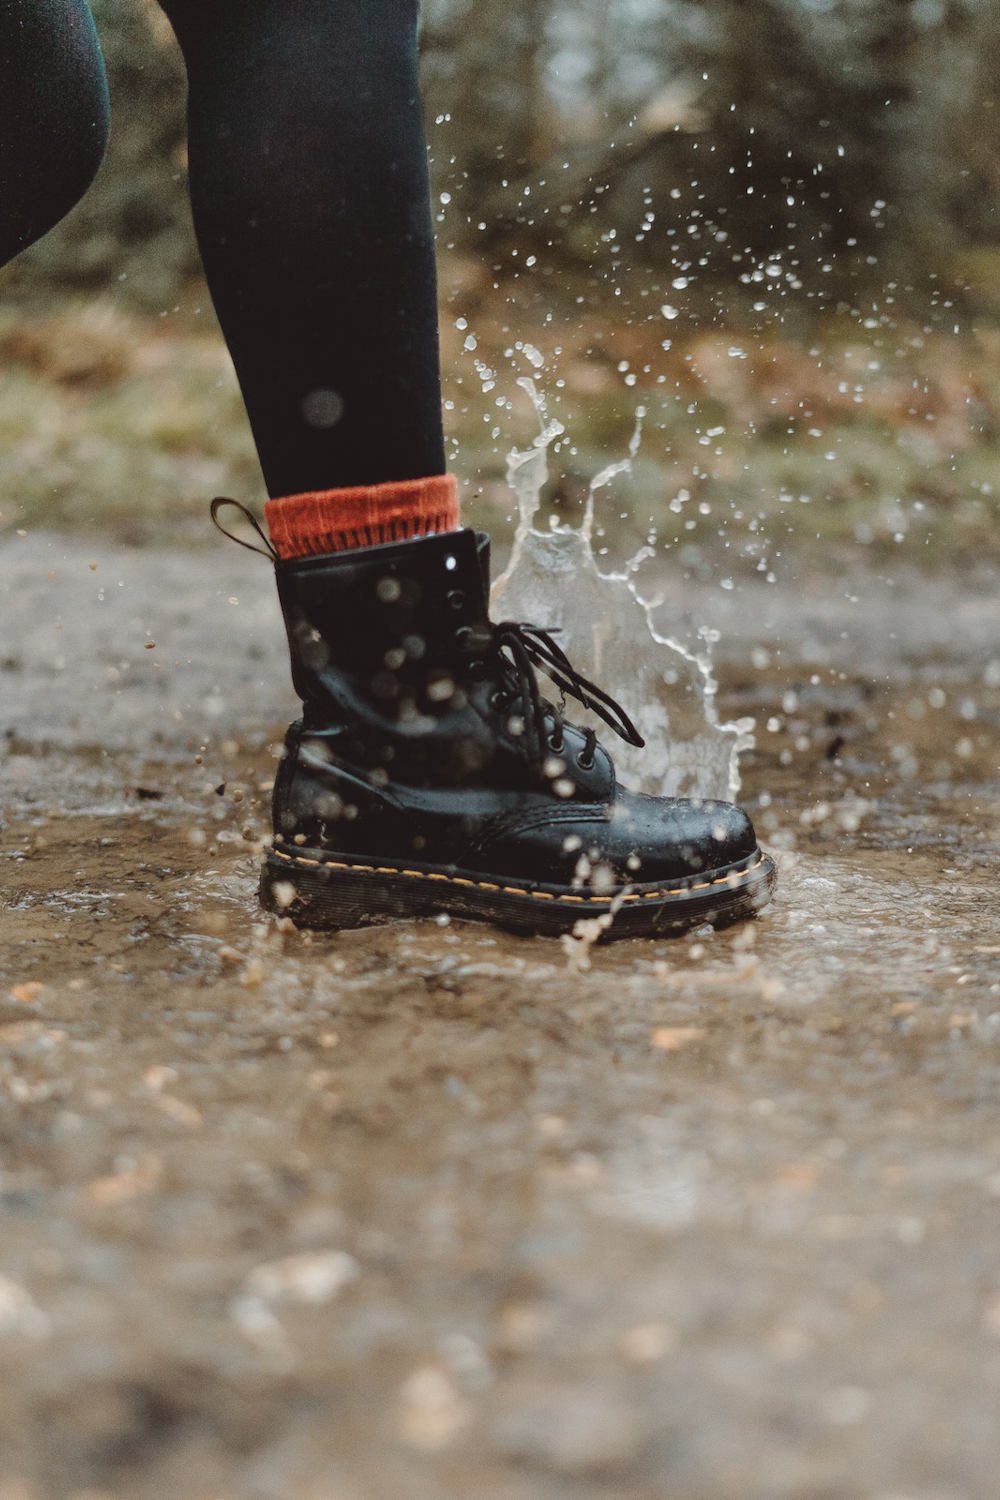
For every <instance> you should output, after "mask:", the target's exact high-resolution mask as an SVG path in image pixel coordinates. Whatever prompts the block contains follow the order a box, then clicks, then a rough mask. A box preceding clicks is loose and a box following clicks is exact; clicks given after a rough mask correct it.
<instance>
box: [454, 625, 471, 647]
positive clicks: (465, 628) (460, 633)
mask: <svg viewBox="0 0 1000 1500" xmlns="http://www.w3.org/2000/svg"><path fill="white" fill-rule="evenodd" d="M472 640H473V631H472V627H471V626H470V625H460V626H459V627H458V629H457V630H456V631H455V645H456V646H457V647H458V649H459V650H460V651H468V649H469V647H470V646H471V645H472Z"/></svg>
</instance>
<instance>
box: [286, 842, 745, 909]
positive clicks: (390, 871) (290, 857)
mask: <svg viewBox="0 0 1000 1500" xmlns="http://www.w3.org/2000/svg"><path fill="white" fill-rule="evenodd" d="M271 853H272V854H274V855H276V856H277V858H278V859H283V860H285V862H286V863H287V864H292V865H308V866H310V867H311V868H316V869H323V868H325V869H328V870H352V871H355V872H357V873H358V874H369V875H405V876H409V877H410V878H411V879H414V880H443V881H445V882H446V884H448V885H463V886H471V887H472V888H473V889H474V890H481V891H502V892H503V893H504V894H505V895H509V896H530V897H532V898H533V899H534V900H535V901H571V902H574V903H578V904H584V905H585V904H587V903H589V904H590V905H592V906H606V905H607V904H608V903H609V901H611V900H612V899H613V897H611V896H605V895H590V896H576V895H561V896H560V895H556V894H555V893H554V892H552V891H526V890H525V889H524V888H523V887H522V886H517V885H503V886H497V885H492V884H490V883H489V882H488V881H485V880H469V879H468V878H467V877H466V876H464V875H444V874H442V873H440V872H439V871H437V870H403V869H400V868H399V867H398V866H395V865H349V864H344V863H342V862H340V861H338V860H332V859H326V860H323V859H308V858H307V857H306V856H305V855H304V854H286V853H285V851H284V850H283V849H272V850H271ZM766 861H767V855H766V854H765V853H764V852H763V851H762V852H761V854H760V857H759V858H758V859H757V861H756V863H754V864H752V865H749V866H748V867H747V868H746V869H745V870H730V871H729V873H728V874H726V875H717V876H715V878H714V879H712V880H703V881H698V882H692V884H690V885H679V886H668V887H667V888H666V889H660V890H656V891H630V892H628V893H627V894H625V895H623V897H622V900H623V901H662V900H664V898H665V897H667V896H687V895H690V894H691V892H692V891H710V890H711V889H712V888H713V886H717V885H727V886H728V887H729V889H730V890H733V891H735V890H738V889H739V887H740V886H741V885H743V884H745V883H746V879H747V877H748V876H750V875H753V874H754V872H755V871H757V870H759V869H760V868H761V866H762V865H763V864H765V863H766Z"/></svg>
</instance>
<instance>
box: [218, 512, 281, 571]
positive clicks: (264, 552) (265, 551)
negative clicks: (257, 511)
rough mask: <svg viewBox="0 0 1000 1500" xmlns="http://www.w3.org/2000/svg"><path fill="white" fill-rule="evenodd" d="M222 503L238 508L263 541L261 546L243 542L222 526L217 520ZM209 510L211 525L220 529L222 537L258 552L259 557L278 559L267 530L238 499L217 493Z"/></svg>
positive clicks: (239, 537) (274, 560)
mask: <svg viewBox="0 0 1000 1500" xmlns="http://www.w3.org/2000/svg"><path fill="white" fill-rule="evenodd" d="M224 505H231V506H233V508H234V509H235V510H238V511H239V512H240V514H241V516H242V517H243V519H244V520H245V521H249V523H250V525H251V526H252V527H253V529H254V531H255V532H256V533H257V535H258V536H259V537H260V539H261V541H262V542H263V543H264V545H263V547H255V546H254V544H253V542H245V541H244V540H243V538H242V537H241V536H237V535H236V534H235V532H232V531H227V530H226V528H225V526H223V524H222V522H221V521H220V520H219V511H220V510H221V509H222V507H223V506H224ZM209 511H210V513H211V516H212V525H213V526H214V527H215V528H216V530H217V531H221V532H222V535H223V536H224V537H228V538H229V540H230V541H231V542H235V543H236V544H237V546H239V547H245V548H246V549H247V551H248V552H259V553H260V555H261V557H269V558H270V559H271V561H272V562H277V561H278V554H277V552H276V551H275V550H274V548H273V547H272V545H271V539H270V537H269V536H268V535H267V532H266V531H265V530H264V529H263V527H262V526H261V524H260V522H259V521H258V519H257V517H256V516H255V515H254V513H253V511H251V510H247V507H246V506H245V505H243V504H241V502H240V501H239V500H230V499H228V498H227V497H226V496H225V495H218V496H216V498H215V499H214V500H213V501H212V504H211V505H210V506H209Z"/></svg>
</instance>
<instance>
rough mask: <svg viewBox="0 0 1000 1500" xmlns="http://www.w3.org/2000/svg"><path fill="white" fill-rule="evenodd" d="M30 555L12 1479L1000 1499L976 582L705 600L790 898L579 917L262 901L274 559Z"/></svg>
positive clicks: (13, 871)
mask: <svg viewBox="0 0 1000 1500" xmlns="http://www.w3.org/2000/svg"><path fill="white" fill-rule="evenodd" d="M92 563H96V565H97V566H96V569H92V568H91V566H90V565H91V564H92ZM50 574H51V575H54V576H52V577H50ZM848 596H850V597H848ZM236 600H238V601H239V602H238V603H237V602H231V601H236ZM0 603H2V608H3V614H4V618H5V620H6V621H8V631H7V632H6V633H5V635H4V639H3V642H2V644H0V685H2V688H3V697H2V700H0V701H2V709H0V734H3V735H5V736H6V750H5V753H4V757H3V760H2V763H0V794H2V801H0V1205H2V1211H3V1214H2V1224H3V1229H2V1234H0V1382H2V1391H3V1402H2V1404H0V1497H2V1500H49V1497H60V1500H61V1497H68V1496H76V1497H77V1500H83V1497H84V1496H86V1497H87V1500H96V1497H98V1496H100V1497H113V1500H132V1497H135V1500H147V1497H148V1500H154V1497H155V1500H209V1497H211V1500H401V1497H406V1500H439V1497H440V1500H470V1497H473V1496H474V1497H476V1500H569V1497H572V1500H611V1497H615V1500H620V1497H622V1496H627V1497H629V1500H665V1497H669V1500H994V1497H995V1495H996V1493H997V1479H996V1475H997V1471H998V1466H1000V1435H998V1426H997V1411H998V1409H1000V1262H998V1259H997V1250H996V1246H997V1230H998V1222H1000V1109H998V1105H997V1099H998V1087H1000V917H998V915H997V907H996V888H997V875H996V871H997V855H998V844H1000V801H998V778H997V756H998V745H1000V610H998V608H997V605H996V604H995V602H994V601H993V599H992V597H991V596H990V595H989V594H988V593H975V592H972V591H970V590H968V589H967V588H965V587H964V586H961V585H958V584H951V583H949V581H948V580H947V579H940V580H938V581H937V582H936V583H934V584H933V585H930V584H922V583H919V582H916V581H914V580H910V582H909V583H907V584H906V585H905V586H903V585H899V586H893V587H891V588H890V587H889V586H887V585H886V584H885V582H884V581H880V580H879V579H878V578H877V576H875V575H870V576H865V577H862V578H860V579H855V580H854V581H853V582H852V583H851V585H850V586H849V587H847V586H844V585H843V584H833V583H827V584H823V585H822V586H820V585H819V584H818V583H817V582H816V581H813V585H812V587H810V588H807V587H806V586H805V585H802V587H801V588H800V590H798V591H791V590H785V591H784V592H782V591H780V590H771V591H766V590H762V591H758V592H755V593H746V592H740V591H739V590H737V591H735V592H733V593H726V592H722V591H718V590H713V591H712V592H711V594H702V595H701V596H695V595H694V594H692V595H690V596H687V595H685V596H682V597H680V598H679V599H678V608H679V609H680V610H681V611H682V612H683V611H684V610H688V611H691V612H692V613H693V612H694V611H697V613H698V617H699V618H700V619H704V621H705V622H706V623H709V624H716V625H717V626H718V627H719V628H720V629H721V630H722V632H723V642H722V647H721V649H722V654H723V663H722V670H721V675H722V695H721V701H722V706H723V709H724V711H725V712H726V713H731V714H741V713H745V712H752V713H754V714H756V715H757V717H758V720H759V724H760V749H759V750H758V752H757V753H756V755H755V756H754V758H753V759H752V760H751V762H750V763H749V764H748V767H747V794H748V798H749V799H750V801H751V805H752V806H753V808H754V812H755V816H756V818H757V820H758V822H759V824H760V826H761V828H762V829H763V830H765V831H766V834H767V840H768V842H769V843H770V845H771V846H772V847H774V848H776V849H777V851H778V852H779V855H780V859H781V886H780V892H779V897H778V900H777V901H776V902H775V904H774V906H773V908H772V910H771V911H770V912H769V913H768V914H767V915H765V916H764V917H763V918H762V919H761V920H760V921H758V922H757V923H755V924H754V925H752V926H750V927H746V928H743V929H738V930H736V931H730V932H726V933H721V934H716V935H713V934H711V933H705V934H696V935H695V936H693V937H692V938H690V939H688V940H684V941H680V942H678V941H675V942H671V943H668V942H664V943H660V944H656V945H651V944H648V943H631V942H630V943H624V944H619V945H613V946H609V947H606V948H603V949H600V950H598V951H596V952H590V953H588V952H587V951H586V950H585V949H583V948H582V947H580V946H574V945H572V944H570V945H560V944H558V943H554V942H548V941H543V940H535V941H532V942H525V941H521V940H517V939H513V938H510V937H507V936H505V935H504V934H501V933H496V932H493V931H491V930H489V929H486V928H483V929H477V928H474V927H462V926H460V925H458V924H454V925H444V926H441V925H438V924H435V923H426V924H417V925H414V926H412V927H406V926H399V927H392V928H386V929H382V930H378V931H373V932H366V933H348V934H343V935H341V936H338V937H335V938H323V939H320V938H317V939H315V940H313V941H310V940H309V938H308V937H304V936H302V935H300V934H298V933H295V932H293V931H288V932H285V931H282V930H281V929H280V926H275V925H274V924H270V923H263V922H261V921H260V920H259V918H258V914H257V911H256V909H255V904H254V867H255V856H254V853H253V847H254V843H255V841H256V840H257V839H258V838H259V837H260V835H261V834H263V833H264V832H265V830H266V800H267V797H266V786H267V783H268V782H269V780H270V776H271V774H272V772H273V764H274V761H273V746H274V744H275V741H276V740H277V739H278V737H279V736H280V731H281V729H282V728H283V725H284V722H285V721H286V720H287V718H288V717H289V715H290V714H291V712H292V711H293V709H294V704H293V701H292V699H291V696H290V691H289V689H288V687H287V683H286V671H285V665H284V661H283V655H282V648H281V638H280V626H279V622H278V618H277V613H276V610H275V608H274V606H273V603H272V601H271V597H270V589H269V580H268V578H267V569H266V566H265V565H264V564H263V563H261V564H260V566H259V569H258V567H257V565H256V563H255V561H254V560H252V559H248V558H245V557H244V556H243V555H242V554H237V553H235V552H233V553H232V554H230V553H227V552H224V551H223V554H222V555H221V557H220V556H219V555H216V554H215V553H212V554H205V555H198V556H194V557H188V556H182V555H180V554H177V555H170V556H167V557H165V558H164V557H156V558H154V557H151V556H149V555H146V554H143V553H135V552H133V553H128V552H117V551H115V550H114V549H108V548H103V547H102V548H100V549H95V548H94V547H93V546H88V544H86V543H81V542H79V541H66V540H63V539H58V538H46V537H44V536H29V537H26V538H23V539H11V540H10V541H8V542H7V543H5V545H4V549H3V551H2V553H0ZM748 619H749V620H750V621H752V624H750V625H748V624H747V620H748ZM11 621H13V622H14V629H13V630H10V629H9V622H11ZM60 627H61V628H60ZM153 643H155V644H153ZM147 648H148V649H147ZM762 649H763V650H766V651H767V652H768V653H769V654H768V656H767V658H765V657H764V656H762V655H761V654H760V653H761V651H762ZM755 652H756V656H754V654H753V653H755ZM813 679H815V680H813ZM769 720H770V721H771V723H772V725H773V727H772V728H770V729H768V728H767V727H766V726H767V723H768V721H769ZM762 794H764V795H763V798H762Z"/></svg>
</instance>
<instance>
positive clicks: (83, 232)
mask: <svg viewBox="0 0 1000 1500" xmlns="http://www.w3.org/2000/svg"><path fill="white" fill-rule="evenodd" d="M91 9H92V10H93V12H94V17H95V20H96V21H97V27H98V31H99V32H100V36H101V45H102V47H103V49H104V56H105V61H106V63H107V68H108V82H109V85H110V89H111V110H112V120H111V139H110V143H109V146H108V155H107V159H106V161H105V163H104V166H103V167H102V168H101V171H100V174H99V175H98V178H97V182H96V183H95V184H94V187H93V188H92V189H91V191H90V192H89V193H88V194H87V196H86V197H85V198H84V200H83V202H82V203H81V204H80V205H78V207H77V208H76V209H74V211H73V212H72V213H71V214H70V215H69V216H68V217H67V218H66V219H65V220H64V221H63V222H62V224H60V225H59V226H58V227H57V228H56V229H54V230H53V231H52V233H51V234H49V235H48V236H47V237H46V238H45V239H44V240H43V241H42V242H41V243H40V244H38V245H35V246H33V247H32V248H31V249H30V250H28V251H26V252H25V254H24V255H22V256H20V257H19V258H18V260H17V261H15V262H14V264H13V265H12V266H11V267H9V268H8V270H7V271H6V272H5V273H4V279H5V282H6V284H7V286H8V287H10V289H12V290H16V289H18V288H19V287H22V288H25V289H30V288H32V287H35V286H38V285H42V286H45V285H52V284H59V285H61V286H63V287H66V288H69V289H73V288H77V289H79V288H83V287H93V286H95V285H101V286H104V287H109V286H112V285H117V286H119V287H120V289H121V291H122V294H123V296H124V297H125V298H126V299H127V300H128V301H130V302H133V303H138V304H139V305H141V306H144V307H146V308H148V309H156V310H163V309H164V308H169V307H171V306H172V305H173V303H174V302H176V300H177V294H178V288H179V286H180V285H181V284H182V283H183V281H184V280H185V279H187V278H189V277H190V276H191V275H192V274H194V273H195V272H196V271H197V268H198V255H197V250H196V247H195V243H194V232H193V230H192V228H191V218H190V212H189V210H188V204H187V194H186V191H185V185H184V168H185V138H186V131H185V121H184V112H185V83H184V65H183V63H182V62H181V58H180V52H179V50H178V48H177V44H176V42H175V41H174V38H173V33H172V31H171V30H170V27H169V25H168V23H167V20H166V18H165V16H164V14H163V12H162V11H161V10H160V8H159V6H157V5H156V4H155V3H154V0H91Z"/></svg>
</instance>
